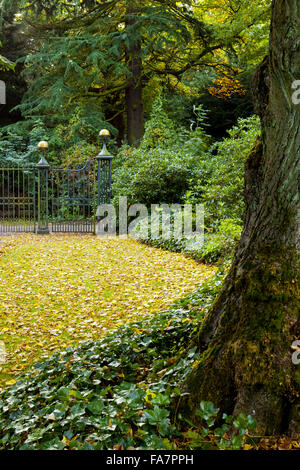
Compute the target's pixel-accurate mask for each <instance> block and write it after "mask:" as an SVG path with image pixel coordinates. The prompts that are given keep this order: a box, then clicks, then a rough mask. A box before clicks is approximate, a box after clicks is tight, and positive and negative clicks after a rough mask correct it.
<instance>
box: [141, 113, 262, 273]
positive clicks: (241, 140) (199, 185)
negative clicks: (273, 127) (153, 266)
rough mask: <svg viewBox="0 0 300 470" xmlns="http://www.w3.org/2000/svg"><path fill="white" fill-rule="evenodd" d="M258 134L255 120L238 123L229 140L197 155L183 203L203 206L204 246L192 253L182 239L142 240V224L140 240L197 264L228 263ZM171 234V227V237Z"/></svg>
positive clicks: (241, 215) (240, 218) (239, 229)
mask: <svg viewBox="0 0 300 470" xmlns="http://www.w3.org/2000/svg"><path fill="white" fill-rule="evenodd" d="M259 134H260V126H259V120H258V118H257V117H255V116H253V117H250V118H248V119H240V120H239V121H238V124H237V125H236V126H234V127H233V128H232V129H231V130H230V131H229V137H227V138H225V139H224V140H223V141H221V142H218V143H214V144H212V146H211V147H210V148H209V149H208V150H207V151H202V153H200V155H199V156H200V158H199V160H198V162H197V166H195V167H194V170H196V171H195V173H194V175H193V179H192V181H190V187H191V189H189V190H188V191H187V192H186V194H185V202H187V203H190V204H194V205H195V204H203V205H204V210H205V237H204V244H203V246H201V247H197V248H196V249H191V248H190V243H189V240H187V239H185V238H184V237H183V238H182V239H180V240H178V239H176V238H175V237H174V236H173V237H171V238H170V239H168V240H165V239H164V238H163V237H162V236H159V237H158V238H155V239H154V238H152V237H151V234H150V233H148V235H146V236H145V230H143V223H142V224H141V230H140V235H139V239H140V240H142V241H143V242H145V243H147V244H150V245H151V246H155V247H160V248H163V249H167V250H171V251H175V252H183V253H185V254H187V255H189V256H191V257H193V258H194V259H197V260H201V261H205V262H209V263H215V262H220V263H222V264H228V263H230V261H231V258H232V256H233V254H234V251H235V248H236V245H237V242H238V240H239V238H240V234H241V230H242V218H243V210H244V204H243V188H244V165H245V160H246V158H247V157H248V156H249V154H250V152H251V150H252V148H253V146H254V144H255V141H256V139H257V138H258V136H259ZM171 202H177V199H173V200H172V201H171ZM179 202H180V201H179ZM172 230H174V226H173V225H171V233H172Z"/></svg>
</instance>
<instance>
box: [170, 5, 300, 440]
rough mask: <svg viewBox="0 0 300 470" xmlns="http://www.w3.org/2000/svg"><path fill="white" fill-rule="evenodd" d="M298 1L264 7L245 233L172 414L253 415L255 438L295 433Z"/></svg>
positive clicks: (299, 415) (299, 330) (298, 394)
mask: <svg viewBox="0 0 300 470" xmlns="http://www.w3.org/2000/svg"><path fill="white" fill-rule="evenodd" d="M299 34H300V0H273V4H272V26H271V36H270V53H269V56H268V58H266V59H265V61H264V62H263V64H262V65H261V67H260V68H259V69H258V71H257V73H256V77H255V80H254V89H255V101H256V109H257V112H258V113H259V114H260V117H261V121H262V142H258V143H257V145H256V147H255V149H254V150H253V152H252V154H251V155H250V157H249V159H248V161H247V163H246V175H245V201H246V213H245V220H244V230H243V234H242V237H241V241H240V244H239V248H238V251H237V253H236V256H235V260H234V263H233V265H232V267H231V270H230V273H229V275H228V277H227V279H226V281H225V283H224V286H223V289H222V292H221V294H220V296H219V298H218V299H217V301H216V302H215V304H214V306H213V308H212V310H211V312H210V314H209V315H208V318H207V319H206V321H205V322H204V324H203V326H202V327H201V328H200V331H199V334H198V337H197V341H198V345H199V348H200V350H201V351H202V355H201V360H200V364H199V366H198V367H197V368H196V369H195V370H194V371H193V372H192V373H191V375H190V376H189V377H188V379H187V381H186V383H185V384H184V386H183V390H182V391H183V392H188V393H189V395H187V396H183V398H182V399H181V402H180V403H179V406H178V409H180V410H181V412H182V414H183V412H184V413H185V414H186V415H189V416H190V417H191V418H192V419H194V420H195V422H196V420H197V418H196V416H195V411H196V409H197V408H199V403H200V401H201V400H211V401H213V402H214V403H215V404H216V405H217V406H219V407H221V409H222V410H223V411H227V412H230V413H234V414H235V415H236V414H238V413H240V412H244V413H246V414H252V415H254V416H256V419H257V421H258V423H259V429H258V430H259V432H261V433H263V434H276V433H279V432H290V433H291V434H293V435H300V366H296V365H293V363H292V349H291V345H292V342H293V341H294V340H295V339H300V308H299V307H300V301H299V238H300V237H299V229H300V227H299V219H300V217H299V155H300V153H299V152H300V119H299V118H300V106H296V105H294V104H293V103H292V83H293V81H294V80H296V79H299V73H300V41H299Z"/></svg>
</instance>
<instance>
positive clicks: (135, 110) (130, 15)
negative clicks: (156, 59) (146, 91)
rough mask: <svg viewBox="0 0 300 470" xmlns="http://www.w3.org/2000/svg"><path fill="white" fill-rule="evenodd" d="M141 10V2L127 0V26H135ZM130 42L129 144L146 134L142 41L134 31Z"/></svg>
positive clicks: (127, 100)
mask: <svg viewBox="0 0 300 470" xmlns="http://www.w3.org/2000/svg"><path fill="white" fill-rule="evenodd" d="M139 10H140V2H138V1H137V0H127V8H126V14H127V20H126V24H127V26H129V27H130V26H134V24H135V23H136V19H135V15H138V13H139ZM129 40H130V44H129V46H128V47H127V50H126V56H127V67H128V70H129V77H128V81H129V84H128V86H127V88H126V92H125V95H126V115H127V138H128V143H129V145H137V144H138V143H139V141H140V140H141V138H142V137H143V135H144V110H143V85H142V76H143V63H142V58H141V41H140V39H139V38H136V37H135V35H134V33H132V34H131V36H130V39H129Z"/></svg>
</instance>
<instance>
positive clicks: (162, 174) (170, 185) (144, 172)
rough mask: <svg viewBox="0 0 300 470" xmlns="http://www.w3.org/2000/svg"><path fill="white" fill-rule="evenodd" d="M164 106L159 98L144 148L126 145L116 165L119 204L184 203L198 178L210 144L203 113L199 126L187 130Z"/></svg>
mask: <svg viewBox="0 0 300 470" xmlns="http://www.w3.org/2000/svg"><path fill="white" fill-rule="evenodd" d="M163 106H164V103H163V100H162V99H161V98H160V97H158V98H157V100H156V101H155V103H154V105H153V111H152V115H151V118H150V120H149V121H148V122H147V124H146V129H145V135H144V137H143V139H142V142H141V145H140V147H139V148H138V149H135V148H130V147H129V146H127V145H125V146H123V148H122V149H121V151H120V152H119V154H118V156H117V158H116V160H115V162H114V168H115V169H114V174H113V193H114V196H115V201H116V202H117V201H118V198H119V196H127V197H128V202H129V204H135V203H141V204H146V205H147V206H150V205H151V204H158V203H173V202H176V203H181V202H183V199H184V196H185V193H186V192H187V190H188V189H189V188H190V185H191V181H192V180H193V179H195V178H196V175H197V172H198V169H199V167H200V161H201V155H202V153H203V152H205V151H206V150H207V148H208V142H209V139H208V137H207V136H206V134H205V132H204V131H203V129H202V127H201V122H202V119H203V116H202V114H201V110H199V119H198V126H197V127H196V128H195V129H194V130H190V131H186V130H184V129H177V128H176V126H175V123H174V122H173V121H171V120H170V119H169V117H168V115H167V114H166V112H165V111H164V108H163Z"/></svg>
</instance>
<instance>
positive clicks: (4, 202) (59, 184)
mask: <svg viewBox="0 0 300 470" xmlns="http://www.w3.org/2000/svg"><path fill="white" fill-rule="evenodd" d="M111 161H112V156H110V155H109V154H108V153H106V154H105V152H104V153H103V152H102V153H101V154H99V155H98V157H97V158H96V159H94V160H92V161H90V162H88V163H86V165H84V166H83V167H82V168H72V169H70V168H54V169H51V168H50V166H49V165H48V163H47V161H46V160H45V158H42V159H41V161H40V162H39V164H38V165H37V166H36V167H35V168H0V233H18V232H19V233H21V232H23V233H24V232H35V233H39V234H42V233H49V232H64V233H68V232H70V233H94V232H95V224H96V212H97V207H98V205H99V204H100V203H107V202H110V200H111V189H110V188H111Z"/></svg>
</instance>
